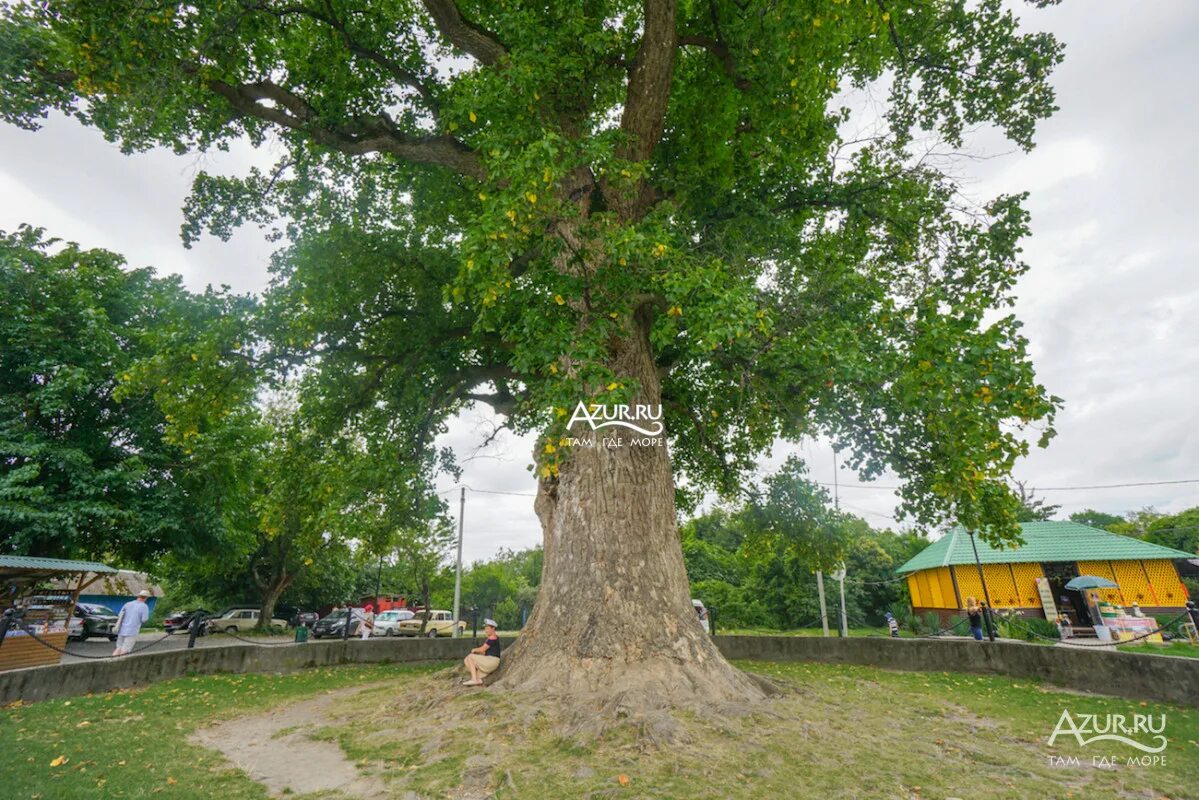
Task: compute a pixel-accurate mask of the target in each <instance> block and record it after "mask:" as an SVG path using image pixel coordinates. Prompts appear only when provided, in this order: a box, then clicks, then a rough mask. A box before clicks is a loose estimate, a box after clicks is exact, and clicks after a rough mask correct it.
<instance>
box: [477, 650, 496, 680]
mask: <svg viewBox="0 0 1199 800" xmlns="http://www.w3.org/2000/svg"><path fill="white" fill-rule="evenodd" d="M471 658H472V659H474V662H475V666H476V667H478V668H479V672H482V673H483V674H484V675H490V674H491V673H493V672H495V671H496V670H497V669H499V666H500V660H499V659H498V658H496V657H495V656H481V655H479V654H478V653H475V654H473V655H471Z"/></svg>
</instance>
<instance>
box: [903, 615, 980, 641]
mask: <svg viewBox="0 0 1199 800" xmlns="http://www.w3.org/2000/svg"><path fill="white" fill-rule="evenodd" d="M969 621H970V618H969V617H964V618H963V619H959V620H958V621H957V622H955V623H954V624H952V625H950V626H949V627H948V628H942V629H941V630H939V631H937V632H935V633H921V634H919V635H917V636H916V638H917V639H935V638H937V637H938V636H944V635H945V634H947V633H952V632H953V631H956V630H957V629H958V628H960V627H962V623H964V622H969Z"/></svg>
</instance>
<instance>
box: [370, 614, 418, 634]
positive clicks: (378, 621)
mask: <svg viewBox="0 0 1199 800" xmlns="http://www.w3.org/2000/svg"><path fill="white" fill-rule="evenodd" d="M415 616H416V614H413V613H412V611H410V610H409V609H407V608H393V609H391V610H390V611H383V612H380V613H378V614H376V615H375V629H374V630H373V631H371V636H399V635H400V629H399V625H400V623H401V622H404V621H405V620H410V619H412V618H413V617H415Z"/></svg>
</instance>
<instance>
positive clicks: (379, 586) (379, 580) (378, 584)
mask: <svg viewBox="0 0 1199 800" xmlns="http://www.w3.org/2000/svg"><path fill="white" fill-rule="evenodd" d="M381 591H383V554H382V553H380V554H379V571H378V572H377V573H376V574H375V606H378V605H379V592H381Z"/></svg>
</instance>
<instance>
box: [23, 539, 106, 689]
mask: <svg viewBox="0 0 1199 800" xmlns="http://www.w3.org/2000/svg"><path fill="white" fill-rule="evenodd" d="M114 572H116V570H115V569H113V568H112V567H107V566H105V565H103V564H98V563H95V562H93V561H66V560H63V559H58V558H33V557H30V556H8V555H0V610H3V612H4V614H5V615H6V616H7V617H8V618H9V620H8V622H9V624H8V626H7V628H8V629H7V631H6V632H5V634H4V635H3V637H0V670H6V669H17V668H20V667H37V666H42V665H45V664H57V663H58V662H59V659H60V658H61V655H60V654H59V653H58V652H57V651H55V650H52V649H50V648H49V647H46V646H45V645H43V644H41V643H39V642H38V641H36V640H35V639H34V638H33V637H31V636H30V635H29V634H28V633H26V632H25V630H23V629H22V625H24V626H28V627H29V629H31V630H32V631H33V632H34V633H35V634H36V635H37V637H38V638H40V639H43V640H45V641H46V642H48V643H50V644H52V645H54V646H56V647H65V646H66V643H67V628H68V625H69V623H70V620H71V615H72V614H73V613H74V612H75V603H76V601H77V600H78V599H79V593H80V592H81V591H83V589H84V588H86V587H87V586H88V585H89V584H91V583H93V582H94V581H96V580H98V579H99V578H100V577H102V576H103V575H106V574H111V573H114ZM64 587H65V588H64ZM18 621H19V622H18ZM3 624H4V623H0V625H3Z"/></svg>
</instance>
